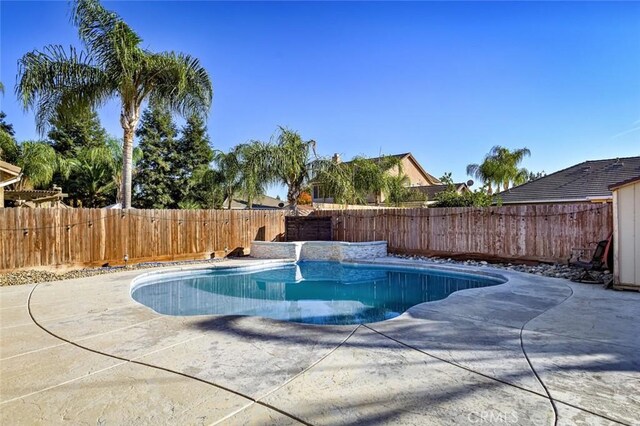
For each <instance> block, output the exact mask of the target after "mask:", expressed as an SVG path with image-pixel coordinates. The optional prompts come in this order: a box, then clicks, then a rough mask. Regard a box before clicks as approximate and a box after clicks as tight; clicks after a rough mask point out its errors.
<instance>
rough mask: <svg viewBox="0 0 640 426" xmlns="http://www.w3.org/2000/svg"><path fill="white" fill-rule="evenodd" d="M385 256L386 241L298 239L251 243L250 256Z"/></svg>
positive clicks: (345, 258) (282, 257) (327, 258)
mask: <svg viewBox="0 0 640 426" xmlns="http://www.w3.org/2000/svg"><path fill="white" fill-rule="evenodd" d="M386 256H387V242H386V241H371V242H366V243H347V242H342V241H299V242H287V243H277V242H265V241H253V242H252V243H251V257H254V258H257V259H294V260H296V261H298V260H336V261H340V260H351V259H375V258H378V257H386Z"/></svg>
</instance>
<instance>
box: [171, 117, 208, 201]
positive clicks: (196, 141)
mask: <svg viewBox="0 0 640 426" xmlns="http://www.w3.org/2000/svg"><path fill="white" fill-rule="evenodd" d="M176 152H177V153H178V154H179V155H178V156H177V158H176V162H175V167H174V169H175V173H176V176H175V179H174V180H173V183H174V185H173V193H172V196H173V200H174V202H175V203H176V206H178V205H180V203H182V204H183V205H184V204H185V203H190V204H191V205H195V204H197V205H199V206H200V207H203V208H205V207H211V203H212V200H211V196H210V194H211V190H210V189H209V188H207V187H206V186H207V183H209V182H203V180H207V179H206V178H205V175H206V172H207V170H208V169H209V164H210V163H211V161H213V150H212V149H211V146H210V144H209V136H208V135H207V127H206V125H205V123H204V120H203V119H202V118H201V117H200V116H197V115H192V116H190V117H189V118H188V119H187V123H186V124H185V126H184V127H183V128H182V136H181V137H180V139H179V140H178V143H177V149H176Z"/></svg>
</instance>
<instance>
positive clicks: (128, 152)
mask: <svg viewBox="0 0 640 426" xmlns="http://www.w3.org/2000/svg"><path fill="white" fill-rule="evenodd" d="M123 141H124V142H123V146H122V188H121V189H120V194H121V197H122V208H123V209H130V208H131V184H132V173H133V171H132V168H133V165H132V162H133V161H132V158H133V130H131V129H125V130H124V138H123Z"/></svg>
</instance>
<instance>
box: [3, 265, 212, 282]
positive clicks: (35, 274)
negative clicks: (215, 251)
mask: <svg viewBox="0 0 640 426" xmlns="http://www.w3.org/2000/svg"><path fill="white" fill-rule="evenodd" d="M222 261H224V259H223V258H216V259H208V260H191V261H181V262H147V263H138V264H136V265H130V266H127V267H125V266H109V267H103V268H83V269H76V270H73V271H67V272H64V273H58V272H54V271H38V270H25V271H16V272H9V273H5V274H0V287H4V286H10V285H21V284H35V283H43V282H48V281H62V280H68V279H72V278H84V277H91V276H94V275H103V274H112V273H115V272H122V271H125V270H127V271H128V270H136V269H149V268H157V267H160V266H177V265H201V264H209V263H218V262H222Z"/></svg>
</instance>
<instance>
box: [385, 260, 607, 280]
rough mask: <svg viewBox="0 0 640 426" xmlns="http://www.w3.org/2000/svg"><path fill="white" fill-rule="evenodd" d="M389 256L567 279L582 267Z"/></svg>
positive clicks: (599, 276) (602, 274)
mask: <svg viewBox="0 0 640 426" xmlns="http://www.w3.org/2000/svg"><path fill="white" fill-rule="evenodd" d="M389 256H392V257H397V258H400V259H414V260H426V261H429V262H433V263H439V264H457V265H467V266H477V267H491V268H497V269H508V270H511V271H518V272H526V273H529V274H534V275H539V276H544V277H553V278H565V279H569V280H570V279H575V278H578V277H579V276H580V275H581V274H582V272H583V269H582V268H577V267H574V266H569V265H567V264H566V263H565V264H562V263H556V264H546V263H540V264H537V265H524V264H512V263H489V262H487V261H485V260H480V261H477V260H454V259H451V258H448V259H443V258H440V257H429V256H413V255H403V254H390V255H389ZM592 275H593V276H594V277H595V278H597V279H598V281H600V282H602V283H607V282H609V281H610V280H611V279H612V278H613V275H612V274H611V272H610V271H593V272H592Z"/></svg>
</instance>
